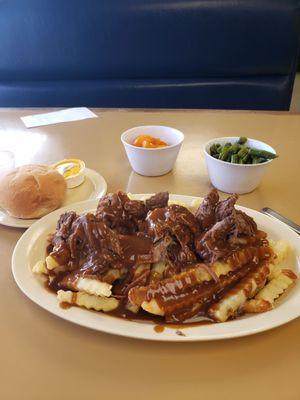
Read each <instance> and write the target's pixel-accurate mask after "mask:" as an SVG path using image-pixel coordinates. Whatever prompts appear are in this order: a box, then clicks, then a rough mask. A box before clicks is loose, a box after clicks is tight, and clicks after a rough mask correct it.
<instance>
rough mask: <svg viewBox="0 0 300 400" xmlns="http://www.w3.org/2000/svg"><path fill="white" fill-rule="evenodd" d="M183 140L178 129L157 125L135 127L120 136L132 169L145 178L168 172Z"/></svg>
mask: <svg viewBox="0 0 300 400" xmlns="http://www.w3.org/2000/svg"><path fill="white" fill-rule="evenodd" d="M183 139H184V134H183V133H182V132H180V131H179V130H178V129H175V128H171V127H168V126H159V125H146V126H137V127H135V128H131V129H128V130H127V131H125V132H124V133H123V134H122V135H121V141H122V143H123V145H124V148H125V151H126V154H127V157H128V160H129V162H130V165H131V167H132V169H133V170H134V171H135V172H137V173H138V174H140V175H145V176H159V175H164V174H167V173H168V172H170V171H171V170H172V169H173V166H174V164H175V161H176V158H177V155H178V152H179V150H180V147H181V145H182V142H183Z"/></svg>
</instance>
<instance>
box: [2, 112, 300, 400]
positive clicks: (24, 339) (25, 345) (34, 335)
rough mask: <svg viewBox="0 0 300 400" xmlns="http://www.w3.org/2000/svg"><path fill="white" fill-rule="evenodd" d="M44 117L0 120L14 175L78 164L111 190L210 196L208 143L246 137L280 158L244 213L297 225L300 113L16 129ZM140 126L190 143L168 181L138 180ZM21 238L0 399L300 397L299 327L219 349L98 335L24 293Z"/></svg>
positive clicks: (10, 289)
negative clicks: (18, 168)
mask: <svg viewBox="0 0 300 400" xmlns="http://www.w3.org/2000/svg"><path fill="white" fill-rule="evenodd" d="M47 111H51V110H50V109H2V110H0V149H8V150H12V151H13V152H14V154H15V160H16V165H22V164H29V163H45V164H52V163H54V162H55V161H59V160H61V159H64V158H74V157H76V158H80V159H83V160H84V161H85V162H86V165H87V166H88V167H89V168H91V169H94V170H96V171H98V172H99V173H101V174H102V175H103V176H104V178H105V179H106V181H107V184H108V191H109V192H112V191H116V190H118V189H120V190H123V191H128V192H131V193H154V192H157V191H169V192H170V193H175V194H176V193H177V194H184V195H192V196H204V195H205V194H206V193H207V192H208V191H209V190H210V189H211V184H210V181H209V178H208V175H207V171H206V167H205V160H204V154H203V145H204V144H205V143H206V142H207V141H208V140H210V139H212V138H215V137H221V136H248V137H251V138H255V139H259V140H262V141H264V142H267V143H268V144H270V145H271V146H272V147H274V148H275V149H276V151H277V152H278V154H279V158H278V159H276V160H275V161H274V162H273V163H272V164H271V165H270V166H269V168H268V170H267V173H266V175H265V177H264V179H263V181H262V183H261V185H260V186H259V188H257V189H256V190H255V191H253V192H252V193H249V194H245V195H241V196H240V198H239V200H238V203H239V204H240V205H243V206H246V207H250V208H253V209H256V210H259V209H261V208H262V207H265V206H268V207H271V208H273V209H275V210H277V211H278V212H279V213H281V214H283V215H285V216H286V217H288V218H290V219H291V220H293V221H295V222H296V223H298V224H300V208H299V197H300V114H290V113H284V112H283V113H267V112H266V113H264V112H241V111H236V112H230V111H202V110H198V111H197V110H190V111H187V110H111V109H107V110H106V109H94V110H93V111H94V112H96V113H97V114H98V118H94V119H87V120H83V121H76V122H68V123H61V124H56V125H49V126H43V127H37V128H31V129H27V128H25V126H24V125H23V123H22V121H21V120H20V117H21V116H24V115H30V114H34V113H42V112H47ZM139 125H167V126H172V127H175V128H177V129H179V130H181V131H182V132H183V133H184V135H185V140H184V143H183V146H182V148H181V151H180V153H179V156H178V159H177V162H176V164H175V167H174V169H173V171H172V172H170V173H168V174H167V175H164V176H161V177H155V178H150V177H143V176H140V175H137V174H136V173H135V172H133V171H132V169H131V167H130V165H129V163H128V160H127V158H126V155H125V152H124V149H123V146H122V144H121V142H120V135H121V133H122V132H123V131H125V130H126V129H128V128H130V127H134V126H139ZM222 196H223V195H222ZM23 232H24V230H23V229H17V228H11V227H6V226H0V260H1V268H0V269H1V274H0V277H1V279H0V316H1V324H0V354H1V360H2V363H1V367H0V369H1V373H0V398H1V399H3V400H9V399H13V400H15V399H24V400H27V399H28V400H35V399H37V400H40V399H45V400H46V399H47V400H48V399H51V400H52V399H72V400H75V399H92V398H96V399H102V398H103V399H104V398H105V399H113V400H114V399H122V400H123V399H124V400H127V399H130V400H132V399H145V400H148V399H159V400H160V399H172V400H177V399H178V400H179V399H180V400H181V399H187V400H194V399H195V400H198V399H206V400H210V399H222V400H227V399H228V400H229V399H230V400H232V399H245V400H248V399H251V400H253V399H265V398H270V399H273V400H277V399H285V400H297V399H299V398H300V384H299V376H300V361H299V360H300V319H299V318H298V319H296V320H294V321H292V322H290V323H288V324H286V325H284V326H281V327H279V328H276V329H273V330H271V331H268V332H264V333H260V334H256V335H253V336H249V337H243V338H238V339H229V340H220V341H215V342H198V343H165V342H146V341H142V340H134V339H128V338H123V337H118V336H113V335H108V334H104V333H100V332H96V331H92V330H89V329H86V328H83V327H80V326H77V325H74V324H71V323H69V322H67V321H64V320H62V319H59V318H57V317H55V316H53V315H51V314H50V313H48V312H47V311H45V310H43V309H42V308H40V307H39V306H37V305H36V304H34V303H33V302H31V301H30V300H29V299H28V298H26V297H25V296H24V295H23V293H22V292H21V291H20V290H19V289H18V287H17V286H16V284H15V282H14V280H13V276H12V273H11V256H12V252H13V249H14V246H15V245H16V243H17V241H18V239H19V238H20V237H21V235H22V233H23ZM299 307H300V304H299Z"/></svg>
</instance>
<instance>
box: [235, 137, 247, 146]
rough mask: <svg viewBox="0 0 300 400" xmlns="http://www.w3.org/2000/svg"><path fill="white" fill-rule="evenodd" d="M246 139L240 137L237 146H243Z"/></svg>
mask: <svg viewBox="0 0 300 400" xmlns="http://www.w3.org/2000/svg"><path fill="white" fill-rule="evenodd" d="M247 140H248V139H247V138H246V137H245V136H241V137H240V138H239V140H238V141H237V143H238V144H245V143H246V142H247Z"/></svg>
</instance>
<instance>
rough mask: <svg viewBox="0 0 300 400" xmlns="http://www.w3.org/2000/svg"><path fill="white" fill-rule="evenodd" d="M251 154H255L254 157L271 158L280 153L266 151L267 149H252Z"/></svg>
mask: <svg viewBox="0 0 300 400" xmlns="http://www.w3.org/2000/svg"><path fill="white" fill-rule="evenodd" d="M250 154H251V156H254V157H261V158H266V159H271V160H272V159H273V158H276V157H278V155H277V154H275V153H271V152H270V151H266V150H258V149H251V150H250Z"/></svg>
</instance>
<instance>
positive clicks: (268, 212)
mask: <svg viewBox="0 0 300 400" xmlns="http://www.w3.org/2000/svg"><path fill="white" fill-rule="evenodd" d="M260 211H261V212H262V213H264V214H266V215H269V216H270V217H273V218H277V219H279V221H281V222H284V223H285V224H286V225H288V226H289V227H290V228H291V229H293V231H295V232H296V233H298V235H300V226H299V225H298V224H296V223H295V222H293V221H290V220H289V219H288V218H286V217H284V216H283V215H281V214H279V213H278V212H277V211H274V210H272V208H269V207H264V208H262V209H261V210H260Z"/></svg>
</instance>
